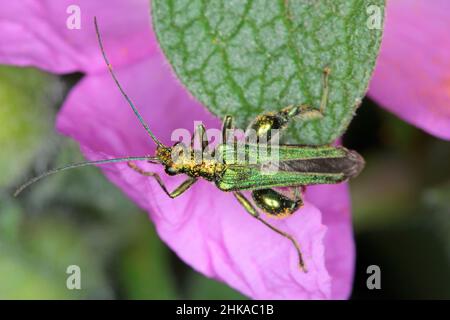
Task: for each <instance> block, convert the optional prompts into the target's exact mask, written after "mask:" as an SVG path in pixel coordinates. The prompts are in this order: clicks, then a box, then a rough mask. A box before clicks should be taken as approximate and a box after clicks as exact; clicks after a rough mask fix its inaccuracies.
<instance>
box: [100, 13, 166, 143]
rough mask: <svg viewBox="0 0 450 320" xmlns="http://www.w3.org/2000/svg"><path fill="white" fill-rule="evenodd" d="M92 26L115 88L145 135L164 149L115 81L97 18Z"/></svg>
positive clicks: (117, 81)
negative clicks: (137, 120)
mask: <svg viewBox="0 0 450 320" xmlns="http://www.w3.org/2000/svg"><path fill="white" fill-rule="evenodd" d="M94 25H95V33H96V34H97V39H98V44H99V46H100V50H101V52H102V55H103V59H104V60H105V62H106V65H107V67H108V70H109V73H110V74H111V76H112V78H113V80H114V82H115V83H116V85H117V87H118V88H119V90H120V92H121V93H122V95H123V96H124V98H125V99H126V100H127V102H128V104H129V105H130V107H131V109H133V112H134V114H135V115H136V117H137V118H138V119H139V122H140V123H141V124H142V126H143V127H144V129H145V130H146V131H147V133H148V134H149V135H150V137H151V138H152V140H153V141H154V142H155V143H156V144H157V145H158V146H160V147H164V145H163V144H162V143H161V141H159V140H158V139H157V138H156V136H155V135H154V134H153V132H152V131H151V130H150V128H149V126H148V125H147V123H145V121H144V119H143V118H142V116H141V114H140V113H139V111H138V109H137V108H136V106H135V105H134V103H133V102H132V101H131V99H130V98H129V97H128V95H127V94H126V93H125V91H124V90H123V88H122V86H121V85H120V83H119V80H117V77H116V75H115V74H114V71H113V68H112V65H111V63H109V60H108V57H107V56H106V52H105V49H104V48H103V42H102V37H101V35H100V30H99V28H98V24H97V17H94Z"/></svg>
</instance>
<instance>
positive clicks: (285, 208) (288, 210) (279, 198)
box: [252, 189, 303, 218]
mask: <svg viewBox="0 0 450 320" xmlns="http://www.w3.org/2000/svg"><path fill="white" fill-rule="evenodd" d="M252 198H253V202H254V203H255V204H256V206H257V207H258V208H260V209H261V210H262V211H264V213H267V214H268V215H269V216H270V217H274V218H285V217H288V216H290V215H292V214H293V213H294V212H295V211H297V210H298V209H299V208H300V207H301V206H302V205H303V201H302V198H301V196H300V194H295V195H294V199H291V198H289V197H287V196H285V195H283V194H281V193H279V192H277V191H275V190H274V189H258V190H253V191H252Z"/></svg>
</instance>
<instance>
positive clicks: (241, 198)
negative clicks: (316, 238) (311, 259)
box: [233, 191, 307, 272]
mask: <svg viewBox="0 0 450 320" xmlns="http://www.w3.org/2000/svg"><path fill="white" fill-rule="evenodd" d="M233 194H234V196H235V197H236V199H237V200H238V201H239V203H240V204H241V205H242V206H243V207H244V209H245V210H246V211H247V212H248V213H249V214H251V215H252V216H253V217H254V218H256V219H257V220H258V221H260V222H261V223H263V224H264V225H265V226H267V227H268V228H270V229H271V230H272V231H275V232H276V233H278V234H279V235H281V236H283V237H285V238H286V239H288V240H289V241H291V242H292V244H293V245H294V247H295V250H296V251H297V254H298V261H299V266H300V269H301V270H303V271H304V272H307V270H306V266H305V262H304V260H303V255H302V251H301V250H300V245H299V244H298V242H297V240H296V239H295V238H294V237H293V236H292V235H290V234H289V233H286V232H284V231H282V230H280V229H278V228H276V227H274V226H273V225H271V224H270V223H268V222H267V221H265V220H264V219H263V218H261V216H260V214H259V212H258V211H257V210H256V208H255V207H254V206H253V205H252V204H251V202H250V201H249V200H248V199H247V198H246V197H245V196H244V195H243V194H242V193H241V192H239V191H235V192H233Z"/></svg>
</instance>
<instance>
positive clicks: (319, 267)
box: [58, 56, 354, 299]
mask: <svg viewBox="0 0 450 320" xmlns="http://www.w3.org/2000/svg"><path fill="white" fill-rule="evenodd" d="M117 73H118V77H119V79H120V80H121V82H122V83H123V84H124V87H125V90H126V91H127V93H128V94H129V95H130V96H131V97H132V98H133V99H134V100H135V102H136V103H137V105H138V106H140V107H141V110H142V113H143V114H144V117H145V118H146V119H147V121H148V122H149V124H150V126H151V127H152V129H153V130H154V132H155V133H156V134H157V136H158V137H160V138H161V139H162V140H163V141H164V142H165V143H167V144H169V143H170V141H169V137H170V136H171V133H172V130H173V129H176V128H187V129H189V130H190V131H192V130H193V122H194V120H199V119H202V120H203V122H204V123H205V125H206V126H207V127H209V128H211V127H212V128H219V126H220V122H219V121H218V120H217V119H215V118H213V117H212V116H211V115H209V114H208V113H207V112H206V111H205V110H204V108H203V107H202V106H201V105H199V104H198V103H196V102H195V101H194V100H192V99H191V98H190V97H189V96H188V94H187V93H186V91H185V90H184V89H183V88H182V87H181V86H180V85H179V84H178V83H177V81H176V80H175V79H174V77H173V76H172V75H171V72H170V70H169V68H168V66H167V65H165V63H164V59H163V57H161V56H154V57H153V58H152V59H147V60H143V61H141V62H140V63H139V64H134V65H131V66H128V67H126V68H119V69H118V70H117ZM58 129H59V130H60V131H61V132H63V133H65V134H67V135H69V136H71V137H73V138H74V139H76V140H77V141H79V142H80V144H81V146H82V149H83V151H84V153H85V154H86V156H87V157H88V158H90V159H99V158H105V157H112V156H124V155H143V154H152V153H153V150H154V146H153V143H152V142H151V140H150V138H149V137H148V136H147V135H146V133H145V131H144V130H143V129H142V128H141V127H140V125H139V124H138V122H137V120H136V118H135V117H134V115H133V113H132V112H131V110H130V109H129V107H128V106H127V105H126V102H125V101H124V99H123V98H122V97H121V96H120V93H119V92H118V90H117V88H115V87H114V84H113V82H112V80H111V79H110V78H109V75H108V74H106V73H104V74H97V75H92V76H88V77H87V78H85V79H84V80H83V81H82V82H81V83H80V84H79V85H78V86H77V87H76V88H75V89H74V91H73V92H72V93H71V95H70V96H69V98H68V100H67V102H66V104H65V105H64V108H63V110H62V111H61V113H60V116H59V118H58ZM140 165H141V166H142V167H144V168H147V169H149V170H152V171H155V172H159V173H160V174H161V176H162V177H163V179H164V180H165V181H166V183H167V184H168V186H169V189H173V188H174V186H175V185H176V184H179V183H180V181H181V180H183V178H181V177H167V176H166V175H165V174H164V173H163V170H162V169H161V168H160V167H159V166H156V165H151V164H140ZM104 172H105V174H106V175H107V176H108V178H109V179H110V180H111V181H113V182H114V183H115V184H116V185H118V186H119V187H120V188H121V189H122V190H123V191H124V192H125V193H126V194H127V195H128V196H129V197H130V198H132V199H133V200H134V201H135V202H136V203H138V204H139V205H140V206H141V207H142V208H144V209H146V210H147V211H149V213H150V217H151V219H152V220H153V221H154V223H155V225H156V228H157V231H158V233H159V235H160V237H161V238H162V239H163V240H164V241H165V242H166V243H167V244H168V245H169V246H170V247H171V248H172V249H173V250H174V251H175V252H176V253H177V254H178V255H179V257H180V258H182V259H183V260H184V261H185V262H186V263H188V264H189V265H191V266H192V267H193V268H194V269H196V270H198V271H199V272H202V273H203V274H205V275H207V276H209V277H213V278H215V279H218V280H221V281H224V282H226V283H227V284H229V285H230V286H232V287H234V288H236V289H237V290H239V291H241V292H243V293H244V294H246V295H248V296H250V297H253V298H257V299H281V298H284V299H324V298H336V299H342V298H346V297H347V296H348V291H349V288H350V286H351V277H352V274H353V266H352V264H353V253H354V251H353V243H352V241H351V235H350V236H349V234H348V232H349V231H350V230H351V225H350V222H349V207H348V201H347V200H348V192H347V190H346V188H345V187H341V188H336V189H334V191H333V193H334V197H333V199H332V201H338V202H339V201H342V202H341V203H340V204H337V203H334V202H333V203H327V201H326V200H321V201H319V202H320V205H321V206H323V209H322V210H323V212H327V210H328V208H327V205H330V206H331V207H332V208H333V209H332V210H331V211H330V212H329V213H327V214H326V215H325V216H326V217H327V219H328V220H329V221H330V225H324V223H323V222H322V221H321V220H322V218H321V216H322V213H321V211H319V210H318V209H317V208H316V207H314V206H313V205H312V204H310V203H308V202H307V203H306V205H305V207H304V208H303V209H302V210H300V211H299V212H297V213H296V214H295V215H294V216H293V217H291V218H289V219H287V220H282V221H278V220H276V221H273V224H275V225H277V226H279V227H280V228H283V229H284V230H286V231H289V232H291V233H292V234H294V235H295V236H296V238H297V239H298V240H299V241H300V243H301V245H302V248H303V253H304V255H305V258H306V263H307V266H308V269H309V272H308V273H306V274H304V273H302V272H301V271H299V269H298V266H297V262H298V260H297V256H296V252H295V250H294V248H293V247H292V245H291V243H290V242H289V241H288V240H286V239H284V238H282V237H281V236H279V235H277V234H275V233H273V232H272V231H270V230H269V229H268V228H267V227H265V226H264V225H262V224H261V223H260V222H258V221H256V220H255V219H254V218H253V217H251V216H249V215H248V213H246V212H245V211H244V209H243V208H242V207H240V206H239V204H238V203H237V201H236V200H235V199H234V197H233V195H232V194H229V193H223V192H220V191H218V190H217V189H216V188H215V186H214V185H212V184H211V183H208V182H206V181H201V182H198V183H197V184H196V185H194V186H193V187H192V189H190V190H188V191H187V192H186V193H185V194H184V195H182V196H181V197H179V198H177V199H170V198H168V197H167V196H166V195H165V194H164V193H163V192H162V191H161V190H160V188H159V186H158V185H157V184H156V183H155V182H154V181H153V180H151V179H150V178H146V177H143V176H141V175H139V174H137V173H135V172H133V171H132V170H130V169H129V168H128V167H127V166H126V165H125V164H117V165H109V166H107V167H105V169H104ZM321 188H322V187H317V188H315V189H314V191H311V192H312V193H311V194H312V196H311V197H312V198H313V197H316V198H320V194H321V193H320V190H321ZM330 190H331V189H330ZM326 199H331V197H329V194H328V193H327V196H326ZM345 210H346V211H345ZM343 211H345V212H343ZM335 212H336V213H338V214H339V216H337V217H336V219H334V218H333V219H332V218H330V217H329V215H332V214H334V213H335ZM271 221H272V220H271ZM336 221H337V222H336ZM343 224H347V226H346V227H345V226H344V227H343ZM327 230H328V231H327ZM341 232H342V236H343V237H344V238H345V239H344V240H342V241H341V242H339V243H340V244H341V245H339V246H334V245H332V242H333V241H336V242H338V241H340V239H339V237H340V234H341ZM350 234H351V233H350ZM348 239H350V241H348ZM324 242H325V243H327V242H328V243H329V244H330V247H331V248H332V251H329V252H328V248H326V246H324ZM338 259H346V261H344V262H343V261H336V260H338ZM334 263H337V264H338V265H337V266H336V267H334V266H333V264H334ZM327 268H329V269H330V270H332V272H333V274H334V275H335V276H336V278H332V277H330V275H329V273H328V271H327ZM338 278H340V279H338ZM344 282H347V283H346V284H345V283H344Z"/></svg>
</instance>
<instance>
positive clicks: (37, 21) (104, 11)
mask: <svg viewBox="0 0 450 320" xmlns="http://www.w3.org/2000/svg"><path fill="white" fill-rule="evenodd" d="M70 5H77V6H78V7H79V8H80V12H81V29H79V30H78V29H73V30H71V29H69V28H67V25H66V21H67V19H68V17H69V16H70V14H68V13H67V8H68V7H69V6H70ZM124 12H126V14H123V13H124ZM148 12H149V1H148V0H126V1H124V0H108V1H107V3H105V2H104V1H92V0H78V1H72V0H58V1H55V0H22V1H9V2H8V4H4V5H2V9H1V10H0V30H2V32H1V33H0V63H4V64H14V65H19V66H35V67H38V68H40V69H44V70H47V71H50V72H55V73H68V72H74V71H84V72H89V71H96V70H99V69H103V68H104V63H103V61H102V60H101V57H100V56H99V55H98V50H99V49H98V44H97V39H96V37H95V34H94V33H93V30H94V15H96V16H97V18H98V21H99V25H100V29H101V32H102V36H103V38H104V41H105V46H106V50H108V52H109V55H110V56H111V59H114V61H115V64H116V66H120V65H122V64H126V63H129V62H130V61H135V60H139V59H142V58H143V57H144V56H149V54H152V52H154V51H155V49H156V42H155V40H153V41H152V40H151V37H153V35H152V34H151V32H150V28H151V26H150V22H149V18H148V16H149V13H148ZM142 39H150V41H149V40H147V41H142Z"/></svg>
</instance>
